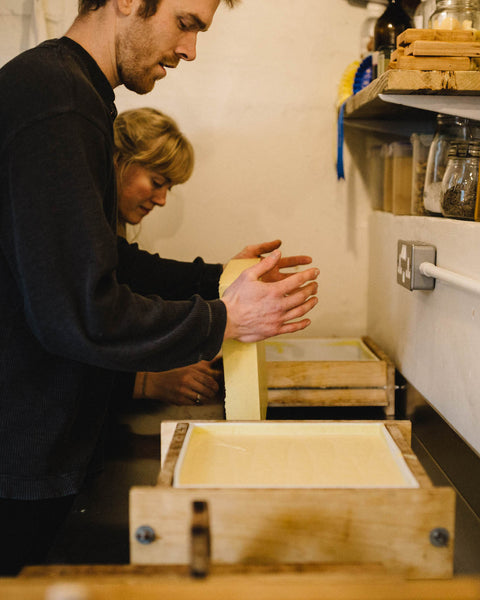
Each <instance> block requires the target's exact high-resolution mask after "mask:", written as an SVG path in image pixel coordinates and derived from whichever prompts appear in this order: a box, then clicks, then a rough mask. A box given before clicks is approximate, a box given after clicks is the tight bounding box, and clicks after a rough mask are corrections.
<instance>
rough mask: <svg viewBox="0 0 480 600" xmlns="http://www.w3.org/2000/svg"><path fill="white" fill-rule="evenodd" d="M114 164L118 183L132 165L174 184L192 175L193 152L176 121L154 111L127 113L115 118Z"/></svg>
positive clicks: (141, 109)
mask: <svg viewBox="0 0 480 600" xmlns="http://www.w3.org/2000/svg"><path fill="white" fill-rule="evenodd" d="M113 134H114V145H115V148H114V161H115V167H116V169H117V181H118V183H119V186H120V185H121V181H122V176H123V174H124V172H125V170H126V169H127V168H128V167H129V166H130V165H131V164H134V163H135V164H138V165H140V166H142V167H144V168H145V169H148V170H150V171H154V172H157V173H159V174H160V175H162V176H163V177H165V178H166V179H168V180H169V181H170V183H171V184H172V185H176V184H178V183H184V182H185V181H187V180H188V179H189V177H190V175H191V174H192V171H193V166H194V152H193V147H192V145H191V143H190V142H189V141H188V139H187V138H186V137H185V136H184V135H183V134H182V132H181V131H180V129H179V128H178V125H177V124H176V123H175V121H174V120H173V119H172V118H171V117H169V116H167V115H164V114H163V113H161V112H160V111H159V110H156V109H154V108H138V109H132V110H126V111H124V112H122V113H120V114H119V115H118V116H117V118H116V119H115V122H114V126H113Z"/></svg>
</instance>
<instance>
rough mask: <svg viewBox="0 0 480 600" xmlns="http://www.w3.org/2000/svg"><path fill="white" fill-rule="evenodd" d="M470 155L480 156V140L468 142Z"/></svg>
mask: <svg viewBox="0 0 480 600" xmlns="http://www.w3.org/2000/svg"><path fill="white" fill-rule="evenodd" d="M468 156H480V142H476V141H475V142H468Z"/></svg>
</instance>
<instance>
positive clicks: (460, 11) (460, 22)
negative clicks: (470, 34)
mask: <svg viewBox="0 0 480 600" xmlns="http://www.w3.org/2000/svg"><path fill="white" fill-rule="evenodd" d="M428 26H429V28H430V29H478V28H479V27H480V1H479V0H437V5H436V9H435V11H434V13H433V14H432V15H431V17H430V19H429V21H428Z"/></svg>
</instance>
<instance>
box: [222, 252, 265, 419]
mask: <svg viewBox="0 0 480 600" xmlns="http://www.w3.org/2000/svg"><path fill="white" fill-rule="evenodd" d="M259 260H260V259H258V258H246V259H234V260H231V261H230V262H229V263H228V264H227V266H226V267H225V269H224V271H223V273H222V276H221V278H220V284H219V295H220V298H221V297H222V296H223V294H224V292H225V290H226V289H227V287H229V286H230V285H231V284H232V283H233V282H234V281H235V279H237V277H238V276H239V275H240V274H241V273H242V272H243V271H244V270H245V269H247V268H249V267H251V266H253V265H255V264H257V263H258V262H259ZM222 351H223V369H224V376H225V416H226V419H227V420H228V421H233V420H249V421H250V420H260V419H265V417H266V414H267V377H266V367H265V344H264V342H263V341H261V342H251V343H246V342H239V341H238V340H225V341H224V342H223V346H222Z"/></svg>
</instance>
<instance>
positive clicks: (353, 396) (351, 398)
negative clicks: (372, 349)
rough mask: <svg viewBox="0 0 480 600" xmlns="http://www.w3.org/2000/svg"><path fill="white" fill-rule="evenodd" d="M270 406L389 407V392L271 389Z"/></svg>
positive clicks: (368, 389)
mask: <svg viewBox="0 0 480 600" xmlns="http://www.w3.org/2000/svg"><path fill="white" fill-rule="evenodd" d="M268 404H269V405H270V406H387V405H388V399H387V392H386V390H384V389H381V388H362V389H354V388H350V389H329V390H312V389H310V390H302V389H288V388H286V389H269V390H268Z"/></svg>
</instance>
